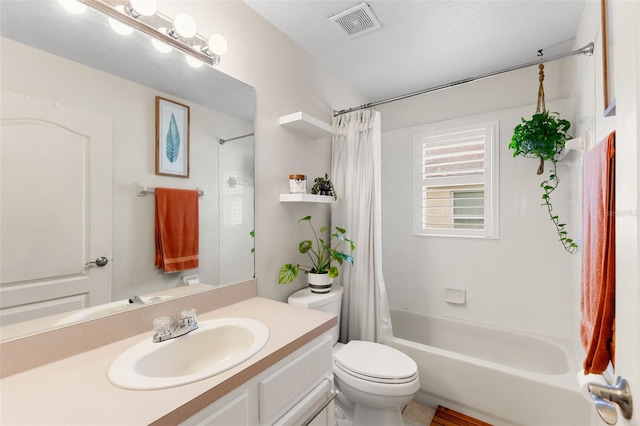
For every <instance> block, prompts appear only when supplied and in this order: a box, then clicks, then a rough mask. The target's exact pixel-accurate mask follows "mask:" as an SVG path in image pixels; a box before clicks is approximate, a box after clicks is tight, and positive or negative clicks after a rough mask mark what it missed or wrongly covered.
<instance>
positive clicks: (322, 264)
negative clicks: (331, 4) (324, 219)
mask: <svg viewBox="0 0 640 426" xmlns="http://www.w3.org/2000/svg"><path fill="white" fill-rule="evenodd" d="M303 221H304V222H307V223H308V224H309V227H310V228H311V231H312V232H313V236H314V240H315V241H312V240H304V241H301V242H300V244H298V251H299V252H300V253H302V254H306V255H307V256H309V259H310V261H311V266H308V265H300V264H296V265H294V264H292V263H287V264H285V265H283V266H282V268H281V269H280V274H279V276H278V284H288V283H290V282H293V280H295V279H296V278H297V277H298V271H300V270H302V271H304V272H305V273H306V274H308V281H309V287H311V291H312V292H314V293H328V292H329V291H330V290H331V284H333V279H334V278H336V277H337V276H338V275H340V271H339V269H338V267H337V266H335V265H334V266H332V265H331V262H332V261H334V260H335V261H336V262H338V264H340V265H342V263H343V262H345V261H346V262H349V263H351V264H353V257H352V256H350V255H348V254H346V253H344V252H342V251H340V247H342V246H343V245H344V244H348V246H349V247H350V248H351V251H353V250H355V244H354V243H353V241H351V240H350V239H348V238H347V237H346V236H345V233H346V231H345V230H344V229H342V228H340V227H337V226H336V227H335V229H336V230H335V232H334V233H329V237H328V239H325V237H324V235H325V234H326V233H328V232H329V228H328V227H327V226H323V227H321V228H320V230H319V233H318V232H316V229H315V228H314V227H313V224H312V223H311V216H305V217H303V218H302V219H300V220H299V221H298V223H300V222H303ZM332 240H336V241H337V244H336V245H335V246H333V247H332V246H331V242H332ZM314 244H315V245H314Z"/></svg>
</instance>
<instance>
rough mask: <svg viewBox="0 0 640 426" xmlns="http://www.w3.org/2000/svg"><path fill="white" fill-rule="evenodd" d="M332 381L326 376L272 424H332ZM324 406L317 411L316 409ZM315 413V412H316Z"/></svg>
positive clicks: (293, 425)
mask: <svg viewBox="0 0 640 426" xmlns="http://www.w3.org/2000/svg"><path fill="white" fill-rule="evenodd" d="M332 387H333V382H332V380H331V378H329V377H327V378H325V380H323V381H322V382H321V383H320V384H319V385H317V386H316V387H315V388H313V390H311V392H309V393H308V394H306V395H305V396H304V398H302V399H301V400H300V401H299V402H298V403H297V404H296V405H295V406H294V407H293V408H291V409H290V410H289V411H287V413H286V414H285V415H284V416H282V417H281V418H280V419H278V421H277V422H275V423H274V426H300V425H314V426H333V419H334V417H333V398H332V396H333V392H332V391H331V389H332ZM323 406H324V407H325V408H324V409H322V411H320V413H317V410H319V409H321V408H322V407H323ZM316 413H317V414H316Z"/></svg>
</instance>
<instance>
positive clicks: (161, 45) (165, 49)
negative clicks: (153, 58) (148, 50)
mask: <svg viewBox="0 0 640 426" xmlns="http://www.w3.org/2000/svg"><path fill="white" fill-rule="evenodd" d="M158 31H160V32H166V31H167V29H166V28H158ZM151 44H153V47H155V48H156V50H157V51H158V52H160V53H169V52H171V46H169V45H168V44H167V43H165V42H163V41H160V40H158V39H157V38H155V37H152V38H151Z"/></svg>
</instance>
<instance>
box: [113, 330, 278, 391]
mask: <svg viewBox="0 0 640 426" xmlns="http://www.w3.org/2000/svg"><path fill="white" fill-rule="evenodd" d="M267 340H269V329H268V328H267V326H266V325H264V324H263V323H262V322H260V321H257V320H253V319H249V318H221V319H215V320H210V321H204V322H199V323H198V329H197V330H194V331H192V332H191V333H189V334H185V335H184V336H180V337H177V338H175V339H170V340H167V341H164V342H159V343H154V342H152V341H151V336H149V337H148V338H146V339H145V340H144V341H142V342H140V343H138V344H136V345H135V346H132V347H131V348H129V349H128V350H127V351H126V352H124V353H122V354H121V355H120V356H119V357H118V358H116V360H115V361H114V362H113V363H112V364H111V367H110V368H109V380H110V381H111V383H113V384H114V385H116V386H119V387H121V388H125V389H134V390H147V389H163V388H170V387H174V386H180V385H185V384H187V383H192V382H195V381H198V380H202V379H206V378H208V377H211V376H213V375H216V374H218V373H221V372H223V371H225V370H228V369H230V368H232V367H235V366H236V365H238V364H240V363H241V362H243V361H246V360H247V359H249V358H251V357H252V356H253V355H255V354H256V353H257V352H258V351H259V350H260V349H262V348H263V347H264V345H265V344H266V343H267Z"/></svg>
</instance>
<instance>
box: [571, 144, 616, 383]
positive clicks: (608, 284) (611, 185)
mask: <svg viewBox="0 0 640 426" xmlns="http://www.w3.org/2000/svg"><path fill="white" fill-rule="evenodd" d="M614 153H615V132H613V133H611V134H610V135H609V136H608V137H607V138H606V139H605V140H603V141H602V142H600V143H598V144H597V145H596V146H595V147H594V148H593V149H591V150H590V151H589V152H587V153H586V154H585V156H584V161H583V169H582V182H583V183H582V235H583V238H584V241H583V244H582V246H583V247H582V297H581V300H580V308H581V310H582V321H581V323H580V337H581V339H582V345H583V346H584V348H585V351H586V352H587V356H586V358H585V361H584V371H585V374H589V373H595V374H598V373H602V372H603V371H604V370H605V369H606V368H607V365H608V364H609V361H611V362H612V363H613V361H614V356H613V355H614V349H615V348H614V340H613V339H614V321H615V233H616V229H615V219H616V218H615V214H614V212H615V197H614V194H615V167H614V166H615V156H614Z"/></svg>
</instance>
